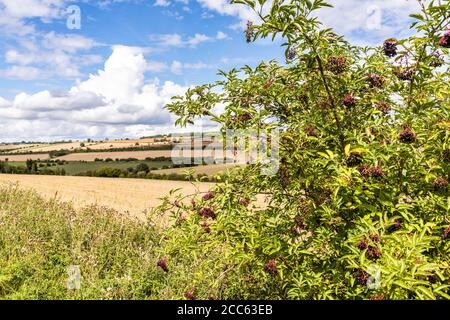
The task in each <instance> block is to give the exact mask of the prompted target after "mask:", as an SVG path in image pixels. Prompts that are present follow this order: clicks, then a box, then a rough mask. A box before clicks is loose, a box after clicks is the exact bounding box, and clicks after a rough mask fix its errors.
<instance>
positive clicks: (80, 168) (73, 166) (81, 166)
mask: <svg viewBox="0 0 450 320" xmlns="http://www.w3.org/2000/svg"><path fill="white" fill-rule="evenodd" d="M141 163H145V164H147V165H148V167H149V168H158V169H160V168H162V167H163V166H170V165H172V162H171V161H129V162H121V161H111V162H97V161H96V162H81V161H73V162H69V163H67V164H64V165H57V166H54V167H51V169H53V168H55V169H56V168H59V169H64V170H65V171H66V174H67V175H76V174H80V173H83V172H86V171H94V170H98V169H101V168H106V167H108V168H114V169H116V168H117V169H128V168H135V167H136V166H137V165H138V164H141Z"/></svg>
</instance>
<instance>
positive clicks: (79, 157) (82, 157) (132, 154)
mask: <svg viewBox="0 0 450 320" xmlns="http://www.w3.org/2000/svg"><path fill="white" fill-rule="evenodd" d="M171 154H172V151H171V150H155V151H120V152H89V153H73V154H68V155H65V156H62V157H59V158H56V159H59V160H66V161H94V160H95V159H108V158H111V159H128V158H136V159H138V160H144V159H145V158H157V157H170V156H171Z"/></svg>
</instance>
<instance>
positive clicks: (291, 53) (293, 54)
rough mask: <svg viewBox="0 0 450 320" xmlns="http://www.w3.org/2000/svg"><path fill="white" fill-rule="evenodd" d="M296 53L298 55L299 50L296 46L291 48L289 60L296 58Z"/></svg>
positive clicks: (288, 54) (288, 55) (288, 53)
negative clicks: (296, 49) (297, 50)
mask: <svg viewBox="0 0 450 320" xmlns="http://www.w3.org/2000/svg"><path fill="white" fill-rule="evenodd" d="M296 55H297V52H296V51H295V49H294V48H289V50H288V52H287V58H288V59H289V60H294V59H295V57H296Z"/></svg>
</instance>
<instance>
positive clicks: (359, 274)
mask: <svg viewBox="0 0 450 320" xmlns="http://www.w3.org/2000/svg"><path fill="white" fill-rule="evenodd" d="M353 277H354V278H355V279H356V280H357V281H358V283H359V284H360V285H362V286H365V285H366V284H367V280H369V274H368V273H367V272H365V271H364V270H363V269H358V270H356V271H355V272H353Z"/></svg>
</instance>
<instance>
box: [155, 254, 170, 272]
mask: <svg viewBox="0 0 450 320" xmlns="http://www.w3.org/2000/svg"><path fill="white" fill-rule="evenodd" d="M156 265H157V266H158V267H160V268H161V269H162V270H163V271H164V272H169V267H168V266H167V258H165V257H163V258H161V259H159V261H158V263H157V264H156Z"/></svg>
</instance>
